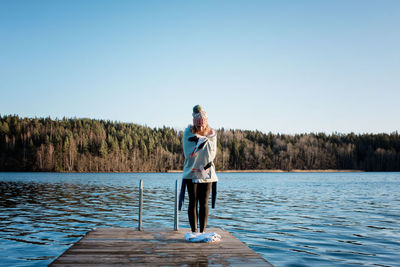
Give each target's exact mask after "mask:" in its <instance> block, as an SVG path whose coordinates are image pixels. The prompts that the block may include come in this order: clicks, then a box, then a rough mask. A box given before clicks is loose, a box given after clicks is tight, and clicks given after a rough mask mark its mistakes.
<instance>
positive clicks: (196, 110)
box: [192, 105, 208, 126]
mask: <svg viewBox="0 0 400 267" xmlns="http://www.w3.org/2000/svg"><path fill="white" fill-rule="evenodd" d="M192 116H193V125H194V126H200V125H202V124H208V117H207V113H206V112H205V111H204V110H203V109H202V108H201V106H200V105H196V106H194V107H193V113H192Z"/></svg>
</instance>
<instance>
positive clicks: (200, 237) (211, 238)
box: [185, 232, 221, 243]
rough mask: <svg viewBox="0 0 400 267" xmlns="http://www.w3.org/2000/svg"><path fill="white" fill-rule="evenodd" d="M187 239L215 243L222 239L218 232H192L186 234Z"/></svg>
mask: <svg viewBox="0 0 400 267" xmlns="http://www.w3.org/2000/svg"><path fill="white" fill-rule="evenodd" d="M185 239H186V240H187V241H189V242H201V243H213V242H219V241H221V236H220V235H219V234H217V233H192V232H189V233H187V234H186V235H185Z"/></svg>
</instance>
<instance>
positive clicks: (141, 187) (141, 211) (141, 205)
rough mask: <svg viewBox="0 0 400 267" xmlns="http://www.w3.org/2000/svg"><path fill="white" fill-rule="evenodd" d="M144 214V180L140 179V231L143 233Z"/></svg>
mask: <svg viewBox="0 0 400 267" xmlns="http://www.w3.org/2000/svg"><path fill="white" fill-rule="evenodd" d="M142 213H143V180H142V179H140V182H139V218H138V220H139V225H138V230H139V231H142V230H143V224H142Z"/></svg>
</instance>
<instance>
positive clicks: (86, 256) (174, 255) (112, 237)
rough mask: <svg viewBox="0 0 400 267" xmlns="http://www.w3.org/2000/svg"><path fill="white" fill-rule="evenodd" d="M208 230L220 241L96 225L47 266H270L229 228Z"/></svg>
mask: <svg viewBox="0 0 400 267" xmlns="http://www.w3.org/2000/svg"><path fill="white" fill-rule="evenodd" d="M207 230H208V232H216V233H218V234H220V235H221V237H222V241H221V242H217V243H191V242H187V241H186V240H185V239H184V235H185V233H187V232H189V231H190V230H189V229H180V230H178V231H174V230H166V229H150V230H145V231H138V230H137V229H134V228H96V229H93V230H92V231H90V232H88V233H87V234H86V235H85V236H84V237H82V239H81V240H79V241H78V242H77V243H76V244H74V245H73V246H72V247H70V248H69V249H68V250H67V251H65V252H64V253H63V254H62V255H61V256H60V257H58V258H57V259H55V260H54V261H53V262H52V263H51V264H50V266H110V265H125V266H176V265H193V264H196V266H198V265H207V266H232V265H237V266H239V265H245V266H272V265H271V264H270V263H269V262H268V261H266V260H265V259H264V258H262V257H261V256H260V255H258V254H257V253H256V252H254V251H253V250H251V249H250V248H249V247H247V246H246V245H245V244H244V243H242V242H241V241H239V240H238V239H237V238H235V237H234V236H233V235H232V234H230V233H229V232H227V231H224V230H222V229H219V228H211V229H207Z"/></svg>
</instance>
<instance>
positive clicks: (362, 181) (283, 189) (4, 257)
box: [0, 173, 400, 266]
mask: <svg viewBox="0 0 400 267" xmlns="http://www.w3.org/2000/svg"><path fill="white" fill-rule="evenodd" d="M244 176H245V179H244ZM219 177H220V183H219V186H218V187H219V191H218V200H217V207H216V209H215V210H212V209H210V218H209V227H223V228H224V229H226V230H228V231H230V232H232V233H233V234H234V235H235V236H236V237H238V238H239V239H240V240H242V241H243V242H245V243H246V244H247V245H248V246H249V247H251V248H252V249H254V250H255V251H256V252H258V253H260V254H261V255H262V256H263V257H265V258H266V259H267V260H269V261H270V262H272V263H273V264H275V265H276V266H314V265H316V266H324V265H326V266H343V265H354V264H355V265H363V266H398V263H399V262H400V227H399V225H400V208H399V207H400V205H399V204H400V203H399V201H400V174H398V173H351V174H346V173H336V174H335V173H330V174H323V173H322V174H321V173H319V174H315V173H314V174H305V173H304V174H292V173H285V174H262V173H259V174H257V173H252V174H240V173H238V174H219ZM177 178H179V174H153V173H152V174H54V173H0V262H2V264H5V265H6V266H43V265H46V264H48V263H50V262H51V261H52V260H53V259H54V258H55V257H57V256H58V255H60V254H61V253H62V252H63V251H64V250H65V249H67V248H68V247H69V246H70V245H71V244H73V243H74V242H76V241H77V240H79V238H80V237H81V236H82V235H83V234H84V233H85V232H86V231H88V230H90V229H92V228H94V227H113V226H116V227H136V226H137V212H138V203H137V202H138V183H139V179H144V185H145V190H144V219H143V224H144V227H145V228H146V227H147V228H157V227H161V228H166V227H167V228H172V227H173V209H174V202H173V198H174V192H173V191H174V181H175V179H177ZM187 201H188V199H187V198H186V200H185V205H187ZM186 207H187V206H185V209H186ZM180 224H181V226H183V227H188V222H187V215H186V212H183V213H182V214H181V215H180Z"/></svg>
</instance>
